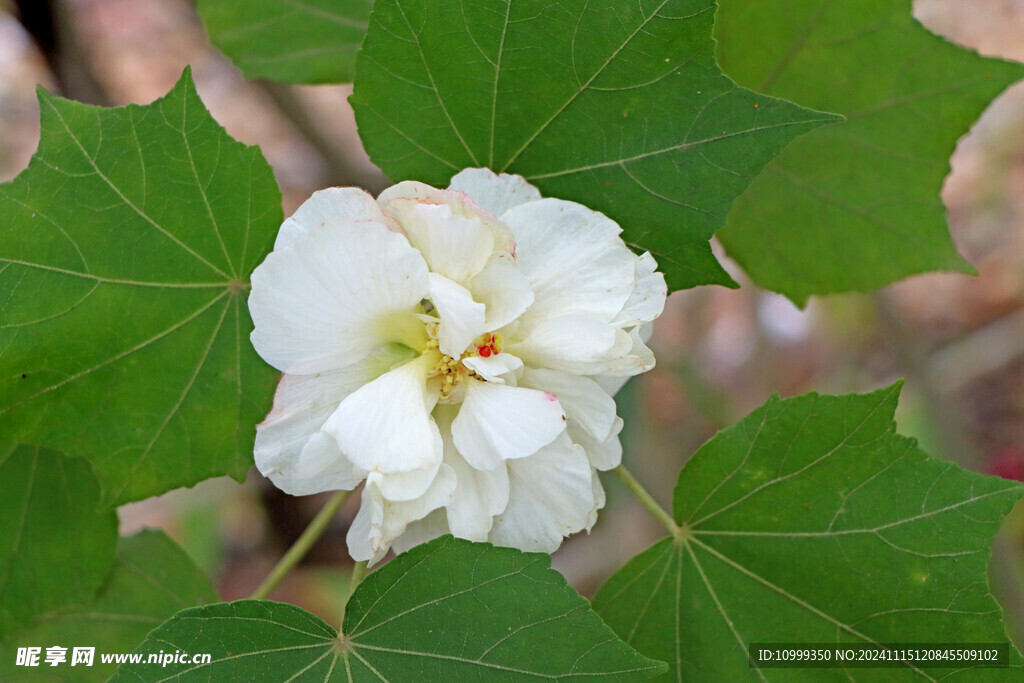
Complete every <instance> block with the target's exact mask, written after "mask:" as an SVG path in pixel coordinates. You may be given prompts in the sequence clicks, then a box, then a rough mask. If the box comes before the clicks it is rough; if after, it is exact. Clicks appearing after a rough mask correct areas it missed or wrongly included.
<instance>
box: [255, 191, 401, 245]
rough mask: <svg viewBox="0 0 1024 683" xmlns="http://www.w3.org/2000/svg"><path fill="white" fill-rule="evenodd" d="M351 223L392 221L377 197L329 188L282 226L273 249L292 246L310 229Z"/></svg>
mask: <svg viewBox="0 0 1024 683" xmlns="http://www.w3.org/2000/svg"><path fill="white" fill-rule="evenodd" d="M352 221H377V222H378V223H384V224H385V225H388V224H389V223H391V222H392V221H391V219H390V218H388V217H387V216H385V215H384V212H383V211H381V210H380V206H379V205H378V204H377V202H376V201H375V200H374V198H373V197H372V196H371V195H369V194H368V193H366V192H364V191H363V190H360V189H359V188H357V187H329V188H327V189H326V190H320V191H318V192H314V193H313V194H312V195H311V196H310V198H309V199H307V200H306V201H304V202H303V203H302V206H300V207H299V208H298V209H296V211H295V213H293V214H292V215H291V217H289V218H287V219H285V221H284V223H282V224H281V230H280V231H279V232H278V233H277V240H276V241H275V242H274V250H275V251H277V250H278V249H283V248H285V247H288V246H291V245H292V243H293V242H295V240H296V239H298V238H299V237H301V236H302V235H305V234H306V233H307V232H309V231H310V230H314V229H316V228H319V227H323V226H324V225H327V224H328V223H337V222H345V223H349V222H352ZM389 227H390V226H389Z"/></svg>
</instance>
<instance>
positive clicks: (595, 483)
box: [583, 470, 608, 534]
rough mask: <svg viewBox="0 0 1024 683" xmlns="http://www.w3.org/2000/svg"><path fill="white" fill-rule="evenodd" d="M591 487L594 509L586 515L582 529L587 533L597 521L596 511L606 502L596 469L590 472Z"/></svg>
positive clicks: (602, 507) (601, 508)
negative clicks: (585, 521) (585, 522)
mask: <svg viewBox="0 0 1024 683" xmlns="http://www.w3.org/2000/svg"><path fill="white" fill-rule="evenodd" d="M590 483H591V488H592V489H593V491H594V509H593V511H591V513H590V514H589V515H588V516H587V525H586V526H585V527H583V529H584V530H585V531H586V532H587V533H588V534H589V533H590V530H591V529H593V528H594V524H596V523H597V511H598V510H603V509H604V504H605V503H606V502H607V500H608V499H607V497H606V496H605V493H604V486H602V485H601V477H599V476H598V475H597V470H594V471H593V472H591V480H590Z"/></svg>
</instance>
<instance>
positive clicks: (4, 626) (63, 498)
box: [0, 446, 117, 661]
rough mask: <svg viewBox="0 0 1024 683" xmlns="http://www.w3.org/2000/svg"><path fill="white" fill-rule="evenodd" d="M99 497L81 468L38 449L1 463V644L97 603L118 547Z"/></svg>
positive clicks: (112, 516) (17, 451)
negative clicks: (56, 615) (62, 612)
mask: <svg viewBox="0 0 1024 683" xmlns="http://www.w3.org/2000/svg"><path fill="white" fill-rule="evenodd" d="M99 497H100V491H99V486H98V485H97V483H96V478H95V477H94V476H93V474H92V472H91V471H90V469H89V465H88V464H86V463H85V462H83V461H81V460H78V459H71V458H65V457H64V456H62V455H61V454H60V453H55V452H53V451H50V450H47V449H44V448H39V447H37V446H20V447H18V448H13V449H9V450H8V452H7V454H6V455H5V456H3V457H0V641H2V640H3V639H4V638H6V637H7V636H8V635H10V633H12V632H13V630H14V629H16V628H17V627H18V626H20V625H21V624H23V623H25V622H27V621H28V620H29V619H31V618H32V617H34V616H36V615H39V614H42V613H43V612H47V611H50V610H54V609H58V608H61V607H65V606H67V605H74V604H84V603H87V602H88V601H90V600H91V599H92V597H93V595H95V593H96V591H97V590H98V589H99V587H100V584H101V583H102V582H103V579H104V577H106V575H107V572H109V571H110V566H111V563H112V562H113V561H114V544H115V543H116V542H117V514H116V513H115V512H112V511H111V512H103V513H97V512H96V505H97V503H98V502H99ZM6 654H7V652H6V651H5V653H4V655H5V656H4V659H5V661H6V659H7V657H6Z"/></svg>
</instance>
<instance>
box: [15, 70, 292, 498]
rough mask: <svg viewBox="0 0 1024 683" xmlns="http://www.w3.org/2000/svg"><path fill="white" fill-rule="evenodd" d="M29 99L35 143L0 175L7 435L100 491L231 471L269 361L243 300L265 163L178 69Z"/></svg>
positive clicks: (263, 400)
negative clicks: (150, 80) (105, 92)
mask: <svg viewBox="0 0 1024 683" xmlns="http://www.w3.org/2000/svg"><path fill="white" fill-rule="evenodd" d="M39 99H40V108H41V111H42V139H41V141H40V143H39V150H38V152H37V153H36V155H35V156H34V157H33V159H32V161H31V163H30V164H29V166H28V168H27V169H26V170H25V171H24V172H23V173H22V174H21V175H20V176H18V177H17V178H16V179H15V180H14V181H13V182H11V183H9V184H6V185H0V301H2V302H3V306H2V307H0V386H2V387H3V390H2V391H0V443H3V442H5V441H7V442H17V441H22V442H28V443H40V444H42V445H45V446H50V447H53V448H58V449H61V450H63V451H64V452H65V453H67V454H69V455H74V456H82V457H85V458H86V459H88V460H89V461H90V462H91V463H92V464H93V469H94V471H95V472H96V476H97V478H98V479H99V481H100V485H101V487H102V489H103V503H104V504H106V505H111V506H112V505H117V504H120V503H124V502H127V501H131V500H138V499H141V498H146V497H148V496H152V495H156V494H159V493H163V492H165V491H169V490H171V489H173V488H176V487H179V486H184V485H191V484H195V483H196V482H198V481H201V480H203V479H207V478H209V477H214V476H220V475H224V474H230V475H232V476H234V477H236V478H241V477H242V476H244V474H245V472H246V470H247V469H248V467H249V466H250V465H251V464H252V443H253V439H254V435H255V429H254V427H253V425H255V424H256V422H258V421H259V420H261V419H262V418H263V416H264V415H265V413H266V410H267V409H268V408H269V405H270V402H271V397H272V394H273V385H274V382H275V380H276V377H277V373H276V372H274V371H273V370H272V369H270V368H269V367H267V366H266V365H265V364H264V363H263V362H262V361H261V360H260V359H259V357H258V356H257V355H256V353H255V352H254V351H253V350H252V347H251V345H250V344H249V333H250V331H251V329H252V323H251V321H250V319H249V313H248V310H247V308H246V296H247V291H248V288H249V285H248V283H247V278H248V276H249V273H250V272H251V271H252V269H253V268H254V267H255V265H256V264H257V263H258V262H259V261H260V260H261V259H262V258H263V256H264V255H265V254H266V253H267V251H268V250H269V248H270V245H271V242H272V240H273V238H274V235H275V234H276V232H277V228H278V227H279V225H280V223H281V206H280V205H281V201H280V193H279V191H278V189H277V185H276V184H275V182H274V179H273V176H272V174H271V171H270V168H269V166H268V165H267V163H266V162H265V161H264V159H263V157H262V156H261V155H260V153H259V150H257V149H256V148H251V147H246V146H245V145H242V144H241V143H239V142H236V141H234V140H232V139H231V138H230V137H229V136H228V135H227V133H225V132H224V130H223V129H222V128H221V127H220V126H219V125H218V124H217V123H216V122H215V121H214V120H213V118H211V117H210V115H209V113H208V112H207V111H206V109H205V108H204V107H203V104H202V102H201V101H200V100H199V97H198V96H197V95H196V93H195V88H194V86H193V84H192V79H191V76H190V75H189V73H188V72H187V71H186V73H185V75H184V76H183V77H182V79H181V81H179V83H178V85H177V86H175V88H174V89H173V90H172V91H171V92H170V94H168V95H167V96H166V97H165V98H163V99H161V100H157V101H156V102H154V103H153V104H151V105H148V106H144V107H140V106H134V105H132V106H128V107H122V108H117V109H103V108H99V107H92V106H88V105H84V104H78V103H76V102H71V101H68V100H62V99H59V98H55V97H52V96H50V95H47V94H46V93H44V92H40V98H39Z"/></svg>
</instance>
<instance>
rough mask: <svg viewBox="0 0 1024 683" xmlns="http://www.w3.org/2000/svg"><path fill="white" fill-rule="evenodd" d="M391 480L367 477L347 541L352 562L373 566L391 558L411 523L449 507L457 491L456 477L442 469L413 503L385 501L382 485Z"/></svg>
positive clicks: (442, 467)
mask: <svg viewBox="0 0 1024 683" xmlns="http://www.w3.org/2000/svg"><path fill="white" fill-rule="evenodd" d="M387 476H388V475H382V474H380V473H378V472H371V473H370V474H369V476H367V478H366V486H365V487H364V488H363V495H362V501H361V504H360V506H359V512H358V513H357V514H356V518H355V519H354V520H353V521H352V526H351V527H350V528H349V531H348V536H347V537H346V540H347V541H348V548H349V554H350V555H351V556H352V559H354V560H357V561H360V562H361V561H367V562H369V564H371V565H373V564H375V563H377V562H378V561H380V560H381V559H382V558H383V557H384V555H386V554H387V551H388V548H389V547H390V546H391V543H392V542H393V541H394V540H395V539H396V538H398V537H399V536H401V535H402V533H403V532H404V531H405V529H406V527H407V526H408V525H409V524H410V523H411V522H414V521H416V520H418V519H423V518H424V517H426V516H427V515H428V514H429V513H430V512H431V511H433V510H436V509H437V508H440V507H444V506H445V505H447V504H448V503H449V502H451V499H452V493H453V492H454V491H455V473H454V472H453V471H452V469H451V468H450V467H448V466H447V465H441V467H440V468H439V469H438V471H437V476H436V477H434V480H433V481H432V482H431V484H430V487H429V488H428V489H427V490H426V492H425V493H424V494H423V495H422V496H420V497H419V498H416V499H414V500H410V501H399V502H396V501H391V500H388V499H387V498H385V497H384V495H383V494H382V492H381V482H382V480H383V479H384V478H385V477H387Z"/></svg>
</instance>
